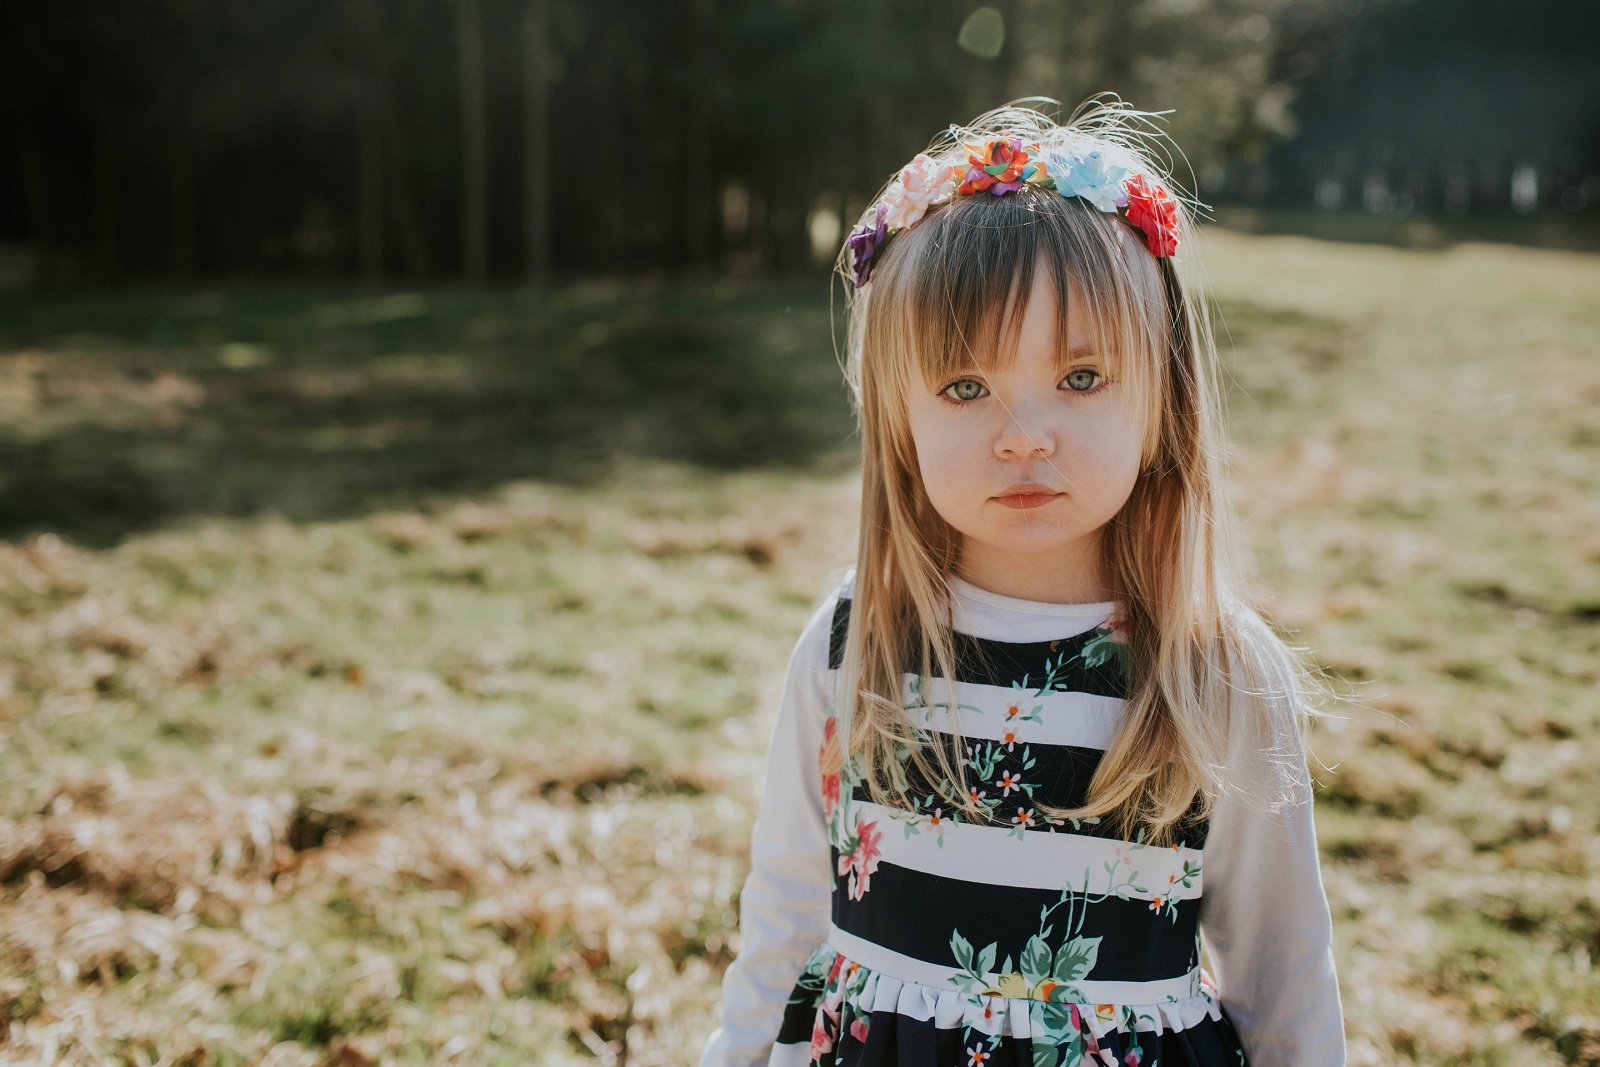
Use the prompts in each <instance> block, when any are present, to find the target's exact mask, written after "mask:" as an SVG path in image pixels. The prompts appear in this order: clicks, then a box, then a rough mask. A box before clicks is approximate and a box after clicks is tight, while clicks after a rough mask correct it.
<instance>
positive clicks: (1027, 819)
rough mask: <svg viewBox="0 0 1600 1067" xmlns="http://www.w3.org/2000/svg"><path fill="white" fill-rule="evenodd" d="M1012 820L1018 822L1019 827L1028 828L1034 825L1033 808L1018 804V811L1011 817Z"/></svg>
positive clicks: (1021, 828)
mask: <svg viewBox="0 0 1600 1067" xmlns="http://www.w3.org/2000/svg"><path fill="white" fill-rule="evenodd" d="M1011 821H1012V822H1014V823H1016V824H1017V828H1018V829H1020V830H1026V829H1027V828H1028V827H1030V826H1032V825H1033V809H1032V808H1023V807H1021V806H1018V808H1017V813H1016V814H1015V815H1013V816H1012V817H1011Z"/></svg>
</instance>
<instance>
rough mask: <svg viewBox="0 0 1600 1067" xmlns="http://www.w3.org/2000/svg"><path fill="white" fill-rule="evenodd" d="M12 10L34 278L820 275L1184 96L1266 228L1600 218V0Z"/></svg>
mask: <svg viewBox="0 0 1600 1067" xmlns="http://www.w3.org/2000/svg"><path fill="white" fill-rule="evenodd" d="M3 18H4V24H3V31H0V57H3V61H4V65H5V69H6V70H7V72H8V75H9V76H8V77H7V79H6V85H5V88H4V90H3V94H0V240H3V241H5V242H7V244H8V251H7V256H8V259H9V261H10V264H9V266H10V270H9V277H10V279H11V283H12V284H13V285H16V284H32V285H35V286H43V287H54V286H61V285H68V284H74V283H78V284H82V283H100V284H103V283H108V282H120V281H130V280H149V279H172V278H218V279H221V278H240V277H250V278H269V277H276V278H326V279H333V278H351V279H354V278H364V279H370V280H383V279H412V280H432V281H435V282H437V281H443V280H459V281H467V282H473V283H483V282H486V281H490V280H493V281H509V280H514V279H527V280H531V281H535V282H539V281H543V280H545V279H547V278H549V277H551V276H552V274H553V275H555V276H557V277H561V278H566V277H572V276H579V275H585V274H603V275H607V276H613V275H616V274H619V273H623V274H640V273H644V272H649V271H657V272H660V271H683V270H702V271H703V270H725V271H741V272H748V271H796V270H804V269H806V268H808V267H810V266H812V265H813V264H814V263H815V262H818V261H824V262H825V261H829V260H831V258H832V253H833V251H834V247H835V245H836V243H837V234H838V227H839V225H840V220H841V218H842V219H845V220H852V221H853V219H854V217H855V216H856V214H857V212H858V210H859V209H860V207H861V205H862V204H863V203H864V201H865V198H866V197H868V196H870V195H871V194H872V193H874V192H875V191H876V190H877V188H878V186H879V184H880V183H881V182H882V181H883V180H884V177H885V176H886V175H887V174H889V173H890V172H891V171H892V170H893V168H894V167H896V166H897V165H899V164H900V163H901V162H903V161H904V160H906V159H908V158H909V157H910V156H911V155H912V154H913V153H914V152H915V151H917V150H918V149H919V148H920V147H921V146H922V145H923V144H925V143H926V141H927V140H928V138H929V137H930V136H931V135H932V134H933V133H935V132H937V131H939V130H941V129H942V128H943V127H944V126H945V125H946V124H948V123H950V122H952V121H963V120H965V119H967V118H970V117H971V116H972V115H974V114H976V113H977V112H979V111H981V110H984V109H986V108H989V107H992V106H995V105H996V104H999V103H1002V102H1004V101H1006V100H1008V99H1012V98H1015V97H1022V96H1028V95H1045V96H1051V97H1055V98H1057V99H1059V100H1062V101H1065V102H1066V103H1067V104H1068V105H1069V106H1070V105H1072V104H1075V103H1076V102H1077V101H1078V100H1080V99H1082V98H1083V97H1085V96H1087V95H1088V94H1090V93H1092V92H1098V91H1102V90H1111V91H1115V92H1118V93H1120V94H1121V95H1123V96H1124V97H1126V98H1127V99H1129V100H1131V101H1134V102H1136V103H1137V104H1138V105H1139V106H1141V107H1144V108H1147V109H1153V110H1161V109H1166V108H1172V109H1175V113H1174V114H1173V116H1172V119H1171V123H1170V131H1171V133H1172V134H1173V136H1174V137H1175V138H1176V140H1177V142H1178V143H1179V144H1180V145H1182V146H1183V150H1184V152H1185V153H1186V154H1187V156H1188V161H1187V162H1188V166H1187V167H1185V166H1183V165H1181V164H1180V165H1179V166H1178V167H1177V170H1178V171H1179V173H1180V176H1181V177H1183V178H1184V179H1185V182H1186V184H1188V185H1190V186H1191V187H1193V188H1194V189H1195V191H1196V192H1197V193H1198V194H1199V195H1201V196H1202V197H1203V198H1205V199H1206V200H1208V201H1210V202H1213V203H1215V204H1218V205H1227V206H1229V207H1234V206H1239V207H1248V208H1250V209H1252V214H1251V215H1250V216H1249V217H1250V218H1251V219H1252V220H1254V221H1255V222H1256V223H1257V224H1258V225H1260V226H1262V227H1266V228H1280V227H1294V228H1309V229H1312V230H1316V231H1318V232H1324V231H1325V232H1329V233H1335V232H1341V231H1348V232H1350V233H1353V234H1361V235H1367V236H1373V237H1381V236H1396V237H1399V238H1401V239H1409V240H1413V241H1427V240H1430V239H1432V240H1438V239H1440V235H1441V234H1451V233H1463V232H1467V233H1477V232H1486V233H1487V232H1493V233H1498V234H1501V235H1504V236H1505V237H1507V238H1509V239H1525V240H1540V241H1544V242H1547V243H1559V242H1561V241H1562V240H1564V239H1566V240H1573V241H1576V240H1581V239H1584V238H1587V237H1588V236H1589V233H1588V231H1587V230H1583V231H1580V230H1579V228H1578V224H1579V223H1582V222H1587V223H1588V229H1591V230H1592V228H1593V226H1594V224H1595V220H1596V219H1597V218H1600V185H1597V184H1596V183H1597V182H1600V69H1597V66H1596V64H1595V63H1594V61H1593V60H1594V53H1593V50H1594V46H1595V43H1596V41H1597V40H1600V14H1597V12H1596V10H1595V7H1594V5H1593V4H1589V3H1584V2H1583V0H1538V2H1533V3H1526V4H1512V3H1506V2H1501V0H1465V2H1461V0H1233V2H1229V3H1210V2H1202V0H1146V2H1140V3H1130V4H1118V5H1105V4H1095V3H1087V2H1073V0H1010V2H1008V3H1006V4H1002V5H999V6H984V7H973V6H971V5H966V4H947V3H931V4H919V3H896V2H892V0H889V2H878V0H872V2H868V3H861V4H833V3H827V2H801V0H791V2H782V0H750V2H737V3H734V2H724V0H683V2H671V3H654V2H642V0H641V2H632V0H619V2H617V3H608V4H603V5H595V4H580V3H573V2H567V0H459V2H455V0H452V2H443V0H339V2H335V3H327V2H321V3H313V2H304V0H301V2H297V0H284V2H279V3H273V4H266V5H262V4H248V3H235V2H231V0H222V2H217V3H205V4H199V3H188V2H185V0H135V2H132V3H123V4H116V5H107V4H104V3H96V2H94V0H63V2H60V3H52V4H17V5H10V8H9V10H8V11H7V12H6V13H5V15H4V16H3ZM1224 217H1227V213H1226V212H1224ZM1408 224H1409V225H1408ZM1569 231H1570V232H1569ZM1580 232H1581V233H1582V236H1581V237H1580V236H1579V233H1580Z"/></svg>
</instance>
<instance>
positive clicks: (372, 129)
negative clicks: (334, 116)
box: [353, 0, 389, 281]
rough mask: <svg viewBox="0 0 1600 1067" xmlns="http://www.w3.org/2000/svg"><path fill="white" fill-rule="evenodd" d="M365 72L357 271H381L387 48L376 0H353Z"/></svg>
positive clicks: (359, 92) (374, 276) (359, 110)
mask: <svg viewBox="0 0 1600 1067" xmlns="http://www.w3.org/2000/svg"><path fill="white" fill-rule="evenodd" d="M355 14H356V20H355V21H356V24H357V26H359V31H358V32H359V35H360V40H361V51H362V53H364V55H363V60H364V62H363V64H362V65H363V66H364V67H365V70H364V72H363V73H364V74H365V77H364V78H362V79H361V80H360V82H359V83H358V86H357V89H356V92H355V94H354V101H353V103H354V105H355V108H354V115H353V117H354V119H355V135H356V248H357V251H358V252H359V257H360V260H361V274H362V276H363V277H365V278H366V279H367V280H368V281H377V280H378V279H379V278H382V277H383V186H384V180H383V152H384V144H383V142H384V101H385V100H386V99H387V97H388V92H387V90H388V86H389V51H388V41H387V39H386V35H385V34H384V28H383V14H382V12H380V11H379V10H378V3H377V0H356V11H355Z"/></svg>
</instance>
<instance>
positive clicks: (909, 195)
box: [883, 152, 956, 230]
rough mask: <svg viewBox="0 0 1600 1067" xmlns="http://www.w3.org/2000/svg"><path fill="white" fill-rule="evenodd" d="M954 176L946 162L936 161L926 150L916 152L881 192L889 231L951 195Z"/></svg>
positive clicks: (907, 222) (953, 190)
mask: <svg viewBox="0 0 1600 1067" xmlns="http://www.w3.org/2000/svg"><path fill="white" fill-rule="evenodd" d="M955 188H956V184H955V178H954V177H952V175H951V173H950V165H949V164H948V163H939V162H937V161H935V160H934V159H933V157H932V156H929V155H928V154H927V153H925V152H924V153H919V154H918V155H917V158H915V159H913V160H912V161H911V162H910V163H908V164H907V165H906V167H905V169H904V170H902V171H901V172H900V181H899V182H898V183H897V184H896V185H895V186H894V187H893V188H891V189H890V190H889V191H888V192H887V193H885V194H884V197H883V202H884V204H885V206H887V207H888V209H889V213H888V215H886V216H885V217H884V222H885V223H887V224H888V227H889V229H891V230H901V229H904V228H906V227H907V226H910V225H911V224H912V223H914V222H917V221H918V220H919V219H921V218H922V216H924V215H926V214H927V213H928V208H930V207H932V206H933V205H934V204H939V203H943V202H944V201H946V200H948V199H950V197H952V196H953V195H955Z"/></svg>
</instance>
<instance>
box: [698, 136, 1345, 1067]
mask: <svg viewBox="0 0 1600 1067" xmlns="http://www.w3.org/2000/svg"><path fill="white" fill-rule="evenodd" d="M1143 121H1144V118H1143V116H1141V115H1140V114H1139V113H1137V112H1133V111H1130V110H1128V109H1126V108H1123V107H1121V106H1120V105H1105V104H1099V105H1095V106H1093V107H1091V108H1090V109H1088V110H1087V111H1085V112H1081V113H1080V114H1079V115H1078V116H1076V117H1075V118H1074V119H1073V121H1071V122H1070V123H1069V124H1067V125H1065V126H1057V125H1055V124H1053V123H1052V122H1050V121H1049V120H1048V119H1046V118H1045V117H1044V116H1043V115H1040V114H1038V113H1036V112H1032V111H1027V110H1022V109H1016V108H1007V109H1001V110H999V111H996V112H991V113H990V114H988V115H985V116H983V117H982V118H980V119H979V120H978V121H977V122H976V123H975V124H974V125H973V126H972V127H971V128H968V129H952V131H951V132H950V134H949V135H948V136H946V137H943V138H941V139H940V140H938V141H937V142H935V144H934V145H933V146H932V147H930V148H929V150H928V151H927V152H926V153H924V154H922V155H919V156H917V158H916V159H915V160H913V161H912V162H911V163H910V165H908V166H907V167H906V168H905V169H904V170H902V171H901V172H900V174H899V175H898V176H897V177H896V178H895V179H894V180H893V181H892V182H891V183H890V184H889V186H888V187H887V189H886V190H885V191H884V192H883V194H882V195H881V196H880V197H879V198H878V199H877V200H876V201H875V202H874V203H873V205H872V206H871V207H869V208H868V209H867V212H866V214H865V216H864V217H863V220H862V223H861V225H859V226H858V227H856V229H855V230H854V231H853V232H852V233H851V235H850V238H849V241H848V243H847V246H846V249H845V251H844V252H843V253H842V254H841V257H840V270H841V272H842V273H843V274H844V276H845V279H846V282H847V287H848V289H849V291H850V292H851V294H852V297H851V302H850V332H849V341H848V351H847V374H848V376H849V379H850V384H851V386H852V388H853V390H854V392H855V398H856V401H857V405H858V408H859V412H860V418H861V428H862V435H863V451H864V457H863V460H864V462H863V466H864V472H863V487H862V515H861V533H860V544H859V554H858V557H857V567H856V569H855V571H854V573H853V576H852V577H850V578H847V579H846V580H845V582H844V584H843V586H842V587H841V588H840V589H839V590H838V591H837V592H836V593H835V594H834V595H833V596H831V597H830V598H829V599H828V600H827V602H826V603H825V604H824V605H823V607H822V608H821V610H819V611H818V613H817V615H816V616H815V618H813V619H812V621H811V624H810V625H809V626H808V627H807V629H806V631H805V633H804V634H803V635H802V636H801V638H800V641H799V644H798V645H797V647H796V649H795V652H794V657H793V659H792V661H791V664H790V668H789V675H788V681H787V686H786V689H785V692H784V695H783V700H782V703H781V705H780V708H779V714H778V724H777V728H776V733H775V735H774V737H773V741H772V749H771V754H770V756H769V762H768V772H767V782H766V793H765V796H764V799H763V801H762V804H761V810H760V816H759V818H758V820H757V822H756V826H755V831H754V838H753V846H752V866H753V869H752V871H751V873H750V877H749V880H748V881H747V882H746V883H745V887H744V894H743V897H742V899H741V902H740V907H741V915H742V922H741V934H742V940H743V947H742V950H741V952H740V954H739V957H738V959H736V960H735V961H734V963H733V964H732V966H730V967H729V969H728V973H727V977H726V979H725V981H724V983H723V1004H722V1026H721V1028H720V1029H719V1030H718V1031H717V1032H716V1033H715V1034H713V1035H712V1037H711V1040H710V1042H709V1043H708V1045H707V1047H706V1050H705V1054H704V1057H703V1059H702V1061H701V1062H702V1067H748V1065H752V1064H759V1063H770V1064H774V1065H778V1064H783V1065H790V1064H794V1065H798V1064H851V1065H869V1067H888V1065H894V1067H999V1065H1002V1064H1004V1065H1008V1067H1010V1065H1023V1067H1056V1065H1058V1064H1062V1065H1067V1067H1073V1065H1077V1064H1102V1065H1106V1067H1110V1065H1116V1067H1156V1065H1160V1067H1189V1065H1193V1067H1239V1065H1241V1064H1246V1063H1248V1064H1251V1065H1254V1067H1321V1065H1335V1064H1341V1063H1343V1062H1344V1036H1343V1026H1342V1020H1341V1016H1340V1006H1339V990H1338V984H1337V982H1336V980H1335V977H1334V968H1333V961H1332V955H1331V952H1330V948H1329V941H1330V923H1329V913H1328V906H1327V902H1326V898H1325V897H1324V895H1323V890H1322V881H1321V875H1320V873H1319V871H1318V867H1317V849H1316V839H1315V835H1314V831H1313V826H1312V816H1311V802H1310V790H1309V777H1308V775H1307V773H1306V767H1305V761H1304V755H1303V752H1302V749H1301V746H1300V740H1299V734H1298V729H1297V716H1298V715H1299V714H1300V712H1301V711H1302V710H1303V706H1304V699H1303V693H1304V690H1305V679H1304V676H1303V672H1302V669H1301V668H1300V666H1299V665H1298V663H1297V661H1296V659H1295V657H1294V656H1293V655H1292V654H1291V653H1290V651H1289V650H1288V649H1287V648H1286V647H1285V646H1284V644H1283V643H1282V642H1281V641H1280V640H1279V639H1278V638H1277V637H1276V636H1275V635H1274V634H1273V632H1272V631H1271V630H1270V629H1269V628H1268V627H1267V626H1266V625H1265V624H1264V623H1263V621H1262V619H1261V617H1260V616H1259V615H1258V614H1257V613H1256V612H1255V611H1254V610H1252V609H1251V608H1250V607H1249V606H1248V605H1247V604H1245V603H1244V602H1243V600H1242V599H1241V598H1240V594H1239V592H1238V590H1237V588H1236V584H1235V580H1234V578H1233V576H1232V575H1231V574H1230V573H1229V571H1228V568H1227V564H1228V538H1227V527H1226V523H1225V514H1224V509H1223V507H1222V502H1221V495H1222V494H1221V486H1220V482H1219V474H1218V470H1217V457H1218V454H1219V448H1220V445H1219V436H1218V430H1217V396H1216V385H1215V373H1216V368H1215V353H1214V348H1213V345H1212V342H1211V337H1210V333H1209V329H1208V323H1207V319H1206V314H1205V306H1204V304H1203V303H1202V302H1201V301H1200V300H1199V299H1198V298H1197V295H1196V289H1195V287H1194V284H1193V283H1192V281H1190V280H1187V279H1192V278H1193V277H1194V276H1195V273H1196V272H1195V270H1194V267H1195V263H1194V258H1193V255H1192V251H1191V249H1192V245H1191V244H1190V241H1191V234H1190V230H1189V226H1188V222H1187V213H1186V209H1185V206H1184V204H1183V203H1181V202H1180V201H1179V200H1178V199H1176V198H1175V197H1174V196H1173V195H1172V193H1171V192H1170V191H1169V189H1170V187H1169V185H1168V184H1167V182H1166V180H1165V179H1164V178H1163V177H1162V176H1161V174H1160V173H1159V171H1158V170H1157V169H1156V168H1155V167H1154V166H1153V165H1152V164H1151V162H1150V161H1149V159H1148V158H1146V156H1145V155H1144V154H1143V153H1142V152H1141V151H1140V146H1141V145H1142V144H1144V143H1145V139H1146V137H1147V136H1148V135H1145V134H1142V133H1141V127H1140V126H1139V125H1138V124H1139V123H1141V122H1143ZM1180 248H1181V249H1183V250H1184V257H1183V258H1184V264H1183V265H1184V267H1185V268H1186V269H1185V271H1184V272H1183V273H1181V274H1180V271H1179V269H1178V261H1177V258H1176V253H1177V252H1178V250H1179V249H1180ZM1202 944H1203V945H1204V947H1205V953H1206V958H1205V963H1206V969H1202V967H1201V946H1202ZM1208 971H1209V973H1208Z"/></svg>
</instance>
